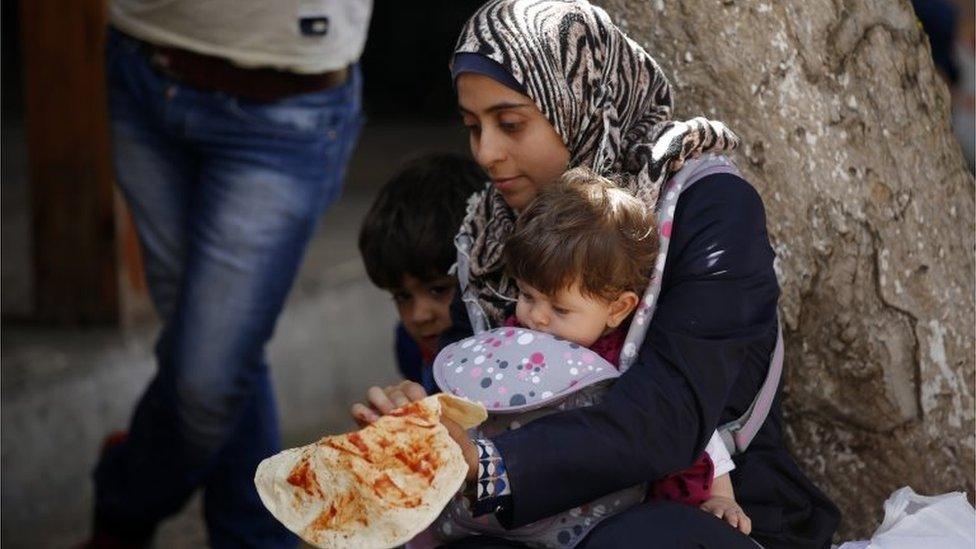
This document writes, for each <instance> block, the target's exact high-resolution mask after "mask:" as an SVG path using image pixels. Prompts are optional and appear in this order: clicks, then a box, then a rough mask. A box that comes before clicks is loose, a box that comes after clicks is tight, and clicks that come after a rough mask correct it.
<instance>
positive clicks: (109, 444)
mask: <svg viewBox="0 0 976 549" xmlns="http://www.w3.org/2000/svg"><path fill="white" fill-rule="evenodd" d="M127 438H129V432H128V431H112V432H111V433H109V434H108V436H107V437H105V439H104V440H102V450H101V452H99V454H98V455H99V457H101V456H104V455H105V454H106V453H108V451H109V450H111V449H112V448H115V447H116V446H118V445H119V444H122V443H123V442H125V439H127Z"/></svg>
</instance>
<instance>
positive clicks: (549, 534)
mask: <svg viewBox="0 0 976 549" xmlns="http://www.w3.org/2000/svg"><path fill="white" fill-rule="evenodd" d="M717 173H730V174H735V175H739V172H738V170H737V169H736V167H735V166H734V165H733V164H732V163H731V162H729V161H728V160H727V159H726V158H725V157H721V156H715V155H705V156H703V157H701V158H699V159H694V160H689V161H688V162H686V163H685V166H684V167H683V168H682V169H681V170H679V171H678V172H676V173H675V174H674V175H673V176H672V177H671V178H670V179H669V180H668V181H667V183H665V185H664V187H663V188H662V191H661V192H662V197H661V199H660V202H659V206H658V210H657V218H656V222H657V225H658V229H659V234H660V251H659V255H658V260H657V263H656V264H655V266H654V273H653V276H652V277H651V281H650V284H649V285H648V288H647V290H646V291H645V293H644V295H643V297H642V299H641V302H640V304H639V305H638V307H637V310H636V311H635V313H634V318H633V320H632V321H631V325H630V329H629V330H628V332H627V336H626V339H625V341H624V345H623V349H622V350H621V355H620V365H619V368H618V367H614V366H613V365H612V364H610V363H609V362H607V361H606V360H604V359H603V358H602V357H600V356H599V355H598V354H597V353H595V352H593V351H590V350H589V349H586V348H584V347H581V346H579V345H577V344H575V343H571V342H568V341H566V340H563V339H561V338H558V337H555V336H552V335H549V334H545V333H540V332H535V331H532V330H529V329H527V328H517V327H503V328H495V329H489V325H488V321H487V317H486V315H485V314H484V312H483V311H482V310H481V307H480V305H479V304H478V300H477V296H476V295H475V292H474V291H473V289H472V288H471V287H470V286H469V285H468V276H469V269H468V251H469V250H470V244H471V243H470V242H466V241H464V240H462V239H460V238H459V239H458V241H457V242H456V244H457V247H458V264H457V268H458V269H457V275H458V281H459V283H460V286H461V291H462V300H463V301H464V303H465V306H466V308H467V312H468V316H469V317H470V319H471V324H472V328H473V330H474V335H473V336H471V337H469V338H467V339H464V340H461V341H458V342H456V343H453V344H451V345H449V346H447V347H445V348H444V349H443V350H442V351H441V352H440V354H438V356H437V358H436V359H435V360H434V365H433V371H434V379H435V381H436V382H437V385H438V386H439V387H440V388H441V389H442V390H443V391H446V392H450V393H452V394H455V395H457V396H460V397H463V398H467V399H469V400H473V401H476V402H480V403H481V404H483V405H484V406H485V408H487V409H488V412H489V419H488V421H487V422H486V423H485V424H483V425H482V426H481V427H479V428H478V431H479V432H478V435H479V436H488V437H490V436H494V435H496V434H498V433H500V432H502V431H504V430H506V429H515V428H518V427H519V426H521V425H524V424H525V423H528V422H529V421H532V420H534V419H537V418H539V417H542V416H544V415H548V414H552V413H556V412H558V411H561V410H567V409H573V408H578V407H581V406H588V405H592V404H594V403H596V402H597V401H598V400H599V399H600V398H601V396H602V394H603V393H604V392H605V390H606V388H607V385H608V384H609V383H611V382H612V381H613V380H614V379H616V378H617V377H619V376H620V375H621V374H623V373H624V372H625V371H626V370H627V369H628V368H629V367H630V366H631V365H632V364H633V363H634V360H635V359H636V358H637V351H638V349H639V348H640V346H641V343H642V342H643V341H644V336H645V334H646V332H647V327H648V326H649V325H650V319H651V316H652V315H653V314H654V309H655V306H656V304H657V298H658V294H659V293H660V290H661V279H662V276H663V273H664V264H665V261H666V258H667V253H668V245H669V243H670V240H671V232H672V223H673V221H674V211H675V205H676V204H677V202H678V198H679V196H680V195H681V193H682V192H683V191H685V190H687V189H688V188H689V187H691V185H693V184H694V183H695V182H697V181H699V180H701V179H703V178H704V177H706V176H709V175H712V174H717ZM782 366H783V337H782V330H779V332H778V335H777V340H776V347H775V349H774V351H773V354H772V358H771V361H770V366H769V371H768V373H767V375H766V379H765V381H764V382H763V385H762V387H761V388H760V390H759V393H758V394H757V395H756V397H755V399H754V400H753V402H752V404H751V405H750V406H749V409H748V410H747V411H746V412H745V413H744V414H743V415H742V416H741V417H739V418H738V419H736V420H734V421H731V422H729V423H726V424H724V425H721V426H720V427H719V428H718V432H719V434H720V436H721V437H722V440H723V442H724V443H725V445H726V446H727V447H728V450H729V453H731V454H733V455H734V454H736V453H739V452H742V451H744V450H745V449H746V448H747V447H748V446H749V443H750V442H751V441H752V439H753V437H754V436H755V434H756V433H757V432H758V431H759V428H760V427H761V426H762V424H763V422H764V421H765V419H766V416H767V414H768V413H769V409H770V407H771V406H772V402H773V397H774V396H775V395H776V389H777V387H778V385H779V380H780V374H781V372H782ZM567 481H568V482H569V481H571V479H567ZM646 493H647V487H646V485H639V486H633V487H631V488H627V489H624V490H621V491H619V492H615V493H613V494H610V495H607V496H604V497H601V498H599V499H598V500H596V501H593V502H590V503H588V504H586V505H583V506H580V507H577V508H575V509H572V510H570V511H567V512H564V513H561V514H559V515H555V516H552V517H548V518H545V519H542V520H539V521H537V522H534V523H532V524H529V525H526V526H523V527H521V528H517V529H514V530H505V529H504V528H503V527H502V526H501V525H500V524H499V523H498V521H497V520H496V519H495V517H494V516H493V515H485V516H482V517H478V518H473V517H472V516H471V513H470V511H469V509H468V504H467V501H466V500H465V499H464V498H463V497H461V496H460V495H459V496H458V497H456V498H455V499H454V500H453V501H452V502H451V503H450V504H448V506H447V507H446V508H445V510H444V512H442V513H441V515H440V517H438V519H437V521H436V522H435V523H434V525H433V529H434V533H435V535H436V536H437V537H439V538H441V539H444V540H450V539H456V538H461V537H466V536H470V535H474V534H489V535H492V534H493V535H500V536H504V537H506V538H509V539H515V540H518V541H522V542H524V543H526V544H528V545H531V546H538V547H573V546H575V545H576V544H577V543H578V542H579V541H580V540H582V539H583V538H584V537H585V536H586V534H587V533H589V531H590V530H591V529H592V528H593V527H594V526H596V524H597V523H598V522H599V521H600V520H602V519H604V518H606V517H609V516H612V515H614V514H617V513H620V512H622V511H624V510H626V509H627V508H629V507H632V506H634V505H636V504H638V503H640V502H641V501H642V500H643V499H644V496H645V495H646Z"/></svg>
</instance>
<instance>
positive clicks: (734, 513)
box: [701, 496, 752, 536]
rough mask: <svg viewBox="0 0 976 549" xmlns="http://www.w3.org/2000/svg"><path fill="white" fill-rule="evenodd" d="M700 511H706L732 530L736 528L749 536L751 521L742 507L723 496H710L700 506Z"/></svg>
mask: <svg viewBox="0 0 976 549" xmlns="http://www.w3.org/2000/svg"><path fill="white" fill-rule="evenodd" d="M701 509H702V511H706V512H708V513H711V514H713V515H715V516H716V517H718V518H720V519H722V520H724V521H725V522H727V523H729V525H730V526H732V527H733V528H738V529H739V531H740V532H742V533H743V534H745V535H747V536H748V535H749V532H752V520H750V519H749V517H748V516H747V515H746V513H745V511H743V510H742V507H739V504H738V503H736V502H735V500H734V499H730V498H727V497H723V496H712V497H710V498H708V500H706V501H705V503H702V504H701Z"/></svg>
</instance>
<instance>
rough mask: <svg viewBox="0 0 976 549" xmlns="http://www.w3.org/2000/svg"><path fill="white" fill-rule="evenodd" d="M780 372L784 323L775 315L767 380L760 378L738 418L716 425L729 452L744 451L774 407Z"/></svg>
mask: <svg viewBox="0 0 976 549" xmlns="http://www.w3.org/2000/svg"><path fill="white" fill-rule="evenodd" d="M782 375H783V325H782V322H781V321H780V320H779V317H778V315H777V319H776V347H775V348H774V349H773V356H772V359H771V360H770V361H769V370H768V371H767V372H766V379H765V380H764V381H763V384H762V387H760V388H759V393H758V394H756V398H755V399H753V401H752V404H750V405H749V409H748V410H746V412H745V413H744V414H742V415H741V416H740V417H739V418H738V419H735V420H733V421H730V422H728V423H726V424H725V425H721V426H719V428H718V434H719V436H721V437H722V442H724V443H725V447H726V448H728V450H729V453H730V454H732V455H735V454H738V453H741V452H744V451H745V450H746V448H748V447H749V443H751V442H752V439H753V438H755V436H756V433H758V432H759V429H760V428H761V427H762V425H763V423H765V421H766V417H767V416H768V415H769V410H770V408H772V406H773V400H774V399H775V398H776V390H777V389H778V388H779V381H780V378H781V377H782Z"/></svg>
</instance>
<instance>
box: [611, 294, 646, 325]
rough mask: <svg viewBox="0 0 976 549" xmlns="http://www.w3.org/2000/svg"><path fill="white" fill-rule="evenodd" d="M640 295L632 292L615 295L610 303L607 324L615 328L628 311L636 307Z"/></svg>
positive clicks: (632, 310) (630, 311)
mask: <svg viewBox="0 0 976 549" xmlns="http://www.w3.org/2000/svg"><path fill="white" fill-rule="evenodd" d="M638 302H640V297H638V296H637V294H635V293H634V292H629V291H628V292H624V293H622V294H620V295H619V296H617V299H615V300H614V301H613V302H612V303H611V304H610V316H609V318H607V326H609V327H611V328H616V327H617V326H620V324H621V323H622V322H623V321H624V320H625V319H626V318H627V316H628V315H630V313H632V312H634V309H636V308H637V303H638Z"/></svg>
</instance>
